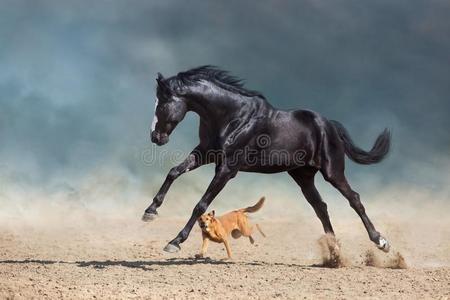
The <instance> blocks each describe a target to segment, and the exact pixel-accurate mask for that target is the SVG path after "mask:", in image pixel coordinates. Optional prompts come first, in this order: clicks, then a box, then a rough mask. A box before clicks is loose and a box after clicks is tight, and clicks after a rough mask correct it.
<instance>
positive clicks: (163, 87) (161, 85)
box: [156, 72, 172, 96]
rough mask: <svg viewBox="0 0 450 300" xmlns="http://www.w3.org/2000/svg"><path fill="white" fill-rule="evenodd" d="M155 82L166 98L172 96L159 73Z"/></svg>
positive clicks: (170, 90)
mask: <svg viewBox="0 0 450 300" xmlns="http://www.w3.org/2000/svg"><path fill="white" fill-rule="evenodd" d="M156 82H157V83H158V87H159V88H160V89H161V91H162V92H163V93H164V94H166V95H167V96H170V95H172V89H171V88H170V86H169V85H168V84H167V82H166V81H165V80H164V77H163V76H162V74H161V73H159V72H158V77H157V78H156Z"/></svg>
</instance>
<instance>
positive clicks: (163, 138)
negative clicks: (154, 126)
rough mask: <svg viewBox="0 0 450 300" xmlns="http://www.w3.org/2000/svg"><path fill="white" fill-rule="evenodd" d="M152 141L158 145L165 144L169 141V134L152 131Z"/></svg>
mask: <svg viewBox="0 0 450 300" xmlns="http://www.w3.org/2000/svg"><path fill="white" fill-rule="evenodd" d="M151 139H152V143H155V144H156V145H158V146H162V145H164V144H167V142H168V141H169V136H168V135H167V133H159V132H157V131H155V130H154V131H152V134H151Z"/></svg>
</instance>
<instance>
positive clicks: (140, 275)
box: [0, 216, 450, 299]
mask: <svg viewBox="0 0 450 300" xmlns="http://www.w3.org/2000/svg"><path fill="white" fill-rule="evenodd" d="M75 219H76V218H75ZM73 220H74V219H70V220H68V221H66V222H59V223H55V222H49V224H46V225H39V226H36V225H35V224H25V223H23V222H17V220H16V221H14V220H13V221H11V222H9V223H5V224H3V225H2V226H1V227H0V298H9V299H20V298H48V299H55V298H72V299H73V298H122V299H123V298H138V299H140V298H146V299H213V298H214V299H272V298H280V299H303V298H306V299H332V298H337V299H344V298H346V299H352V298H355V297H356V298H372V299H378V298H380V299H381V298H383V299H411V298H413V299H418V298H421V299H425V298H434V299H448V298H450V239H449V237H450V227H449V226H447V225H448V224H447V223H446V224H444V225H443V226H442V224H441V225H440V226H438V227H437V226H434V225H433V224H431V225H430V224H429V226H428V227H426V226H425V227H424V226H422V228H423V230H425V231H427V228H428V229H431V228H433V231H431V230H428V232H429V236H428V237H425V236H423V235H422V233H420V232H413V231H411V230H410V227H408V224H401V223H400V221H399V223H397V224H395V225H396V226H395V227H392V228H390V227H389V224H390V221H389V220H385V221H379V223H381V227H383V228H387V229H386V230H388V232H389V235H388V236H389V238H390V241H391V243H392V245H393V247H392V251H391V253H389V254H387V255H386V254H384V253H383V252H381V251H379V250H377V249H376V248H375V246H374V245H372V244H371V243H370V242H369V241H368V238H367V236H366V233H365V231H364V228H363V227H362V225H361V224H360V222H359V220H358V219H357V218H356V217H354V218H350V219H347V218H344V219H341V220H340V221H337V222H336V225H335V230H336V232H339V235H338V237H339V240H340V244H341V247H340V251H341V256H342V257H343V260H345V264H346V266H344V267H341V268H326V267H321V266H320V265H321V263H322V262H323V260H322V250H321V248H320V246H319V243H318V239H319V238H320V237H321V228H320V225H319V223H318V221H317V220H316V219H315V218H314V217H311V218H306V219H300V220H278V219H273V218H258V217H257V216H255V217H254V219H253V221H255V222H256V221H257V222H258V223H259V224H260V225H261V227H262V228H263V230H264V231H265V232H266V234H267V238H263V237H262V236H260V235H259V234H258V233H255V235H254V237H255V240H256V244H255V245H251V244H250V243H249V242H248V240H247V239H243V238H241V239H238V240H233V241H232V250H233V255H234V258H233V260H231V261H223V260H222V258H224V257H225V255H226V253H225V251H224V249H223V246H222V245H219V244H211V246H210V251H209V253H208V257H209V258H207V259H204V260H195V259H193V257H194V255H195V253H197V251H198V250H199V248H200V244H201V238H200V231H199V228H198V227H197V226H196V227H195V229H194V230H193V232H192V233H191V236H190V238H189V239H188V240H187V241H186V242H185V243H184V244H183V247H182V251H181V252H179V253H176V254H167V253H165V252H163V251H162V248H163V247H164V246H165V244H166V242H167V241H168V240H170V239H171V238H172V237H173V236H174V235H175V234H176V233H177V232H178V230H179V229H180V228H181V227H182V225H183V224H184V222H183V220H184V219H182V218H180V217H177V218H176V217H167V216H166V217H160V218H159V219H157V220H156V221H154V222H152V223H143V222H141V221H140V220H139V217H138V216H137V217H136V218H135V219H126V218H104V219H100V220H99V219H98V218H95V217H92V218H90V217H83V218H81V219H80V220H79V222H74V221H73ZM18 224H21V225H18ZM393 228H401V229H398V230H397V229H393ZM397 253H400V255H401V256H402V257H403V258H404V260H405V262H406V264H407V268H406V269H397V268H398V267H404V265H403V262H402V263H400V264H399V260H398V259H399V257H400V256H399V255H398V254H397ZM367 265H375V266H367Z"/></svg>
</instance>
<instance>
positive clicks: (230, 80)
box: [174, 65, 265, 99]
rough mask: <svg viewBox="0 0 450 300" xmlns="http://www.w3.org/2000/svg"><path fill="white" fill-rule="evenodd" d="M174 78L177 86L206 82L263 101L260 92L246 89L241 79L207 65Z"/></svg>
mask: <svg viewBox="0 0 450 300" xmlns="http://www.w3.org/2000/svg"><path fill="white" fill-rule="evenodd" d="M174 78H175V79H176V80H177V84H178V85H181V84H182V85H188V84H191V83H195V82H199V81H200V80H206V81H210V82H213V83H215V84H216V85H218V86H220V87H222V88H223V89H226V90H228V91H231V92H237V93H239V94H241V95H244V96H249V97H254V96H258V97H261V98H263V99H265V97H264V96H263V95H262V94H261V93H260V92H258V91H252V90H249V89H246V88H245V87H244V83H243V80H242V79H240V78H238V77H235V76H233V75H231V74H230V73H229V72H228V71H225V70H222V69H220V68H218V67H216V66H210V65H207V66H201V67H197V68H193V69H190V70H187V71H184V72H180V73H178V74H177V75H176V76H174Z"/></svg>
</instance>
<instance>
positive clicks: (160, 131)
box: [151, 73, 187, 146]
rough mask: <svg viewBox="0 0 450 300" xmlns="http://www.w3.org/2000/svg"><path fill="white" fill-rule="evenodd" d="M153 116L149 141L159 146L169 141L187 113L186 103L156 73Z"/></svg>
mask: <svg viewBox="0 0 450 300" xmlns="http://www.w3.org/2000/svg"><path fill="white" fill-rule="evenodd" d="M156 82H157V83H158V85H157V88H156V103H155V116H154V117H153V123H152V132H151V139H152V142H153V143H155V144H157V145H159V146H161V145H164V144H166V143H167V142H168V141H169V135H170V134H171V133H172V131H173V130H174V129H175V127H176V126H177V125H178V123H180V122H181V120H183V118H184V116H185V115H186V112H187V106H186V102H185V100H184V99H183V97H181V96H180V95H178V94H177V93H176V92H175V91H174V90H173V89H172V88H171V87H170V84H169V82H167V80H166V79H164V77H163V76H162V75H161V74H160V73H158V77H157V78H156Z"/></svg>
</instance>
